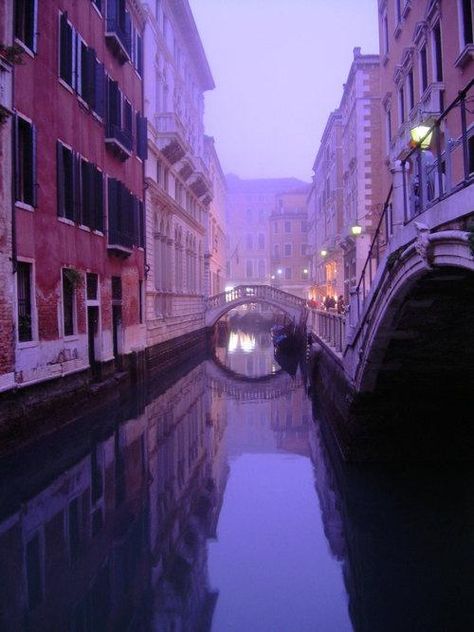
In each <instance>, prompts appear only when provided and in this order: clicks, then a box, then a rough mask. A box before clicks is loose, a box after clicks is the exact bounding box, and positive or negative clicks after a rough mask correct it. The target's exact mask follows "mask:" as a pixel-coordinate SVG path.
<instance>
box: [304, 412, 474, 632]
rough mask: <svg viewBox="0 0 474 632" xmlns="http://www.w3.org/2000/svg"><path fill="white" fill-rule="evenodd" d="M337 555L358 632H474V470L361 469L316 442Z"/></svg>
mask: <svg viewBox="0 0 474 632" xmlns="http://www.w3.org/2000/svg"><path fill="white" fill-rule="evenodd" d="M310 437H311V441H310V444H311V453H312V460H313V463H314V467H315V478H316V489H317V492H318V496H319V499H320V505H321V509H322V517H323V523H324V530H325V534H326V537H327V539H328V542H329V544H330V548H331V551H332V553H333V555H334V556H335V557H336V558H337V559H341V560H343V564H344V566H343V568H344V581H345V584H346V589H347V592H348V595H349V611H350V616H351V620H352V624H353V626H354V629H355V630H356V631H357V632H373V631H374V630H384V632H385V631H387V632H392V631H393V632H399V631H400V630H407V631H410V632H411V631H413V632H415V631H416V632H418V631H425V630H427V631H428V630H429V631H430V632H432V631H435V632H438V631H439V632H445V631H448V630H449V631H450V632H451V631H457V630H459V631H464V630H472V629H474V604H473V600H472V580H473V570H472V554H473V551H474V535H473V534H474V507H473V505H472V496H473V489H474V475H473V472H472V467H470V466H467V465H466V466H462V467H460V466H459V465H457V466H455V467H452V468H450V467H448V466H446V467H444V468H443V470H442V471H440V470H439V468H434V467H430V466H428V465H425V466H420V467H418V468H414V467H404V466H403V465H400V464H397V466H394V467H392V468H387V467H384V468H382V467H380V466H379V467H377V466H371V467H364V468H360V467H355V466H346V465H344V464H343V463H342V462H341V460H340V458H339V455H338V454H337V453H334V454H333V453H332V449H331V450H328V448H327V443H326V441H325V440H324V439H323V437H322V436H321V430H320V426H319V423H317V425H316V428H315V430H314V432H311V433H310Z"/></svg>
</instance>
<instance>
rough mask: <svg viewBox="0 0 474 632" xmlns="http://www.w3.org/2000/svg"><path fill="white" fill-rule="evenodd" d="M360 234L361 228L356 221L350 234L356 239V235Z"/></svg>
mask: <svg viewBox="0 0 474 632" xmlns="http://www.w3.org/2000/svg"><path fill="white" fill-rule="evenodd" d="M361 232H362V226H361V225H360V224H359V222H358V221H357V220H356V221H355V224H354V225H353V226H351V233H352V234H353V235H354V236H356V237H357V235H360V234H361Z"/></svg>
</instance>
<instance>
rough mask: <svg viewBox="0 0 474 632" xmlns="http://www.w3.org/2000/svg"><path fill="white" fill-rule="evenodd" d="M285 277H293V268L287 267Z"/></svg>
mask: <svg viewBox="0 0 474 632" xmlns="http://www.w3.org/2000/svg"><path fill="white" fill-rule="evenodd" d="M285 279H291V268H285Z"/></svg>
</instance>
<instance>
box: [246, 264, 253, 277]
mask: <svg viewBox="0 0 474 632" xmlns="http://www.w3.org/2000/svg"><path fill="white" fill-rule="evenodd" d="M246 273H247V279H251V278H252V276H253V263H252V261H250V260H248V261H247V270H246Z"/></svg>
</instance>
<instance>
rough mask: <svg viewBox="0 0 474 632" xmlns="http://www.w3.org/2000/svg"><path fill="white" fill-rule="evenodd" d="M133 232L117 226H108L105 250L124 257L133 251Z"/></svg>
mask: <svg viewBox="0 0 474 632" xmlns="http://www.w3.org/2000/svg"><path fill="white" fill-rule="evenodd" d="M133 241H134V240H133V234H132V233H130V232H129V231H126V230H123V229H122V230H121V229H119V228H117V227H115V228H113V229H112V228H109V241H108V244H107V250H108V251H109V254H112V255H115V256H116V257H120V258H122V259H125V258H126V257H129V256H130V255H131V254H132V252H133Z"/></svg>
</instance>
